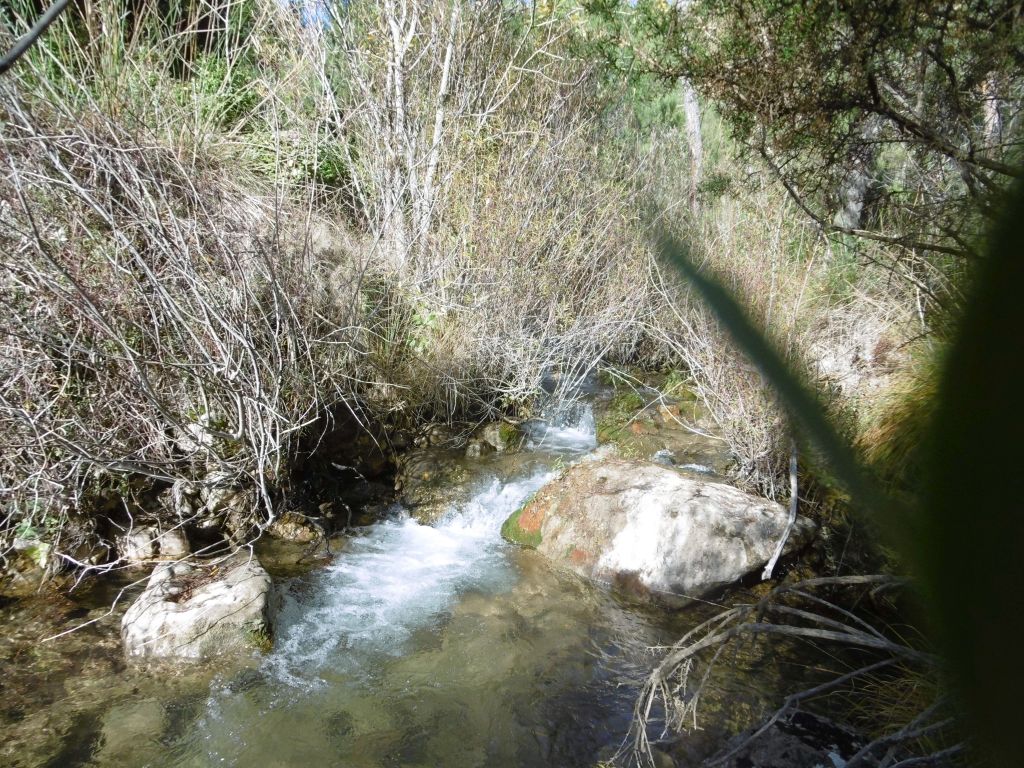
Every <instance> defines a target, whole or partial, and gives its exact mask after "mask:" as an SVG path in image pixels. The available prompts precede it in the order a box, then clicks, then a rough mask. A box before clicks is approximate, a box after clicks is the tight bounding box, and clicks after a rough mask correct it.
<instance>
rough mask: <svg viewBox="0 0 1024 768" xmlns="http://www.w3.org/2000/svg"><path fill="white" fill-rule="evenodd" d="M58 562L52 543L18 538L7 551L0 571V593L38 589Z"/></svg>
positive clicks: (15, 593) (19, 593) (18, 593)
mask: <svg viewBox="0 0 1024 768" xmlns="http://www.w3.org/2000/svg"><path fill="white" fill-rule="evenodd" d="M55 566H56V562H55V561H54V556H53V552H52V549H51V547H50V545H49V544H48V543H47V542H45V541H41V540H39V539H35V538H18V539H15V540H14V546H13V547H12V548H11V550H10V551H9V552H8V553H7V563H6V565H5V568H4V569H3V571H2V572H0V594H5V595H28V594H31V593H33V592H36V591H38V590H39V589H40V588H41V587H42V585H43V584H44V583H45V582H46V579H47V576H48V575H49V574H50V573H51V572H52V571H53V570H54V568H55Z"/></svg>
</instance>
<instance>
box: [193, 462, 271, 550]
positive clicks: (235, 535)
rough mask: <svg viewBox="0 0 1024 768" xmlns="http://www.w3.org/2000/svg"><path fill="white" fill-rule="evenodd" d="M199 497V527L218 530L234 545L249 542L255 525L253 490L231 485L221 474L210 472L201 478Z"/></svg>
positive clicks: (228, 479) (233, 483)
mask: <svg viewBox="0 0 1024 768" xmlns="http://www.w3.org/2000/svg"><path fill="white" fill-rule="evenodd" d="M199 500H200V502H201V504H202V506H201V507H200V509H199V512H198V515H199V518H200V522H199V527H200V528H204V529H210V528H214V529H218V530H219V531H220V532H221V533H222V534H223V535H224V538H226V539H227V540H228V541H230V542H232V543H233V544H236V545H241V544H244V543H246V542H247V541H249V539H250V538H251V537H252V535H253V533H254V531H255V528H256V525H255V522H256V517H257V515H256V506H257V498H256V492H255V490H254V489H252V488H243V487H241V486H239V485H237V484H235V482H234V481H233V479H232V478H231V477H229V476H228V475H226V474H225V473H220V472H211V473H210V474H208V475H207V476H206V477H205V478H204V480H203V484H202V487H201V490H200V492H199Z"/></svg>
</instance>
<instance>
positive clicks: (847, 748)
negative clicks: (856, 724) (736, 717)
mask: <svg viewBox="0 0 1024 768" xmlns="http://www.w3.org/2000/svg"><path fill="white" fill-rule="evenodd" d="M757 730H758V728H752V729H750V730H749V731H746V732H744V733H741V734H739V735H738V736H735V737H734V738H732V739H731V740H730V741H729V742H728V743H727V744H726V746H725V748H724V749H723V750H722V752H721V756H722V757H725V756H726V755H729V753H731V752H733V751H736V750H737V747H739V750H738V751H736V753H735V754H733V755H731V756H730V757H728V759H726V760H725V762H722V763H721V765H722V766H724V768H816V767H817V766H822V767H823V768H842V766H844V765H845V764H846V761H847V760H849V759H850V758H851V757H853V756H854V755H855V754H856V753H857V751H858V750H859V749H860V748H861V747H862V746H864V744H865V743H866V742H865V741H864V739H863V738H862V737H861V736H860V735H858V734H857V733H855V732H854V731H851V730H850V729H849V728H846V727H844V726H841V725H838V724H836V723H834V722H832V721H831V720H827V719H826V718H824V717H818V716H817V715H812V714H811V713H809V712H793V713H791V714H789V715H786V716H784V717H782V718H780V719H779V720H778V721H777V722H775V723H773V724H772V725H771V727H769V728H768V730H767V731H765V732H764V733H763V734H761V735H760V736H758V737H756V738H754V739H751V738H750V737H751V736H752V735H753V734H754V733H755V732H756V731H757ZM711 762H714V763H716V764H718V760H717V759H716V760H712V761H711ZM876 764H877V763H876V762H875V761H874V760H869V761H867V762H866V763H865V766H873V765H876Z"/></svg>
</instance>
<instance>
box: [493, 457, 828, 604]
mask: <svg viewBox="0 0 1024 768" xmlns="http://www.w3.org/2000/svg"><path fill="white" fill-rule="evenodd" d="M786 521H787V513H786V510H785V509H783V508H782V506H780V505H779V504H776V503H775V502H772V501H769V500H768V499H763V498H759V497H757V496H752V495H750V494H747V493H744V492H743V491H740V490H738V489H736V488H733V487H732V486H729V485H725V484H723V483H717V482H711V481H709V480H705V479H703V478H701V477H699V476H691V475H684V474H682V473H679V472H675V471H673V470H672V469H668V468H666V467H663V466H659V465H657V464H653V463H649V462H643V461H630V460H623V459H601V460H597V461H590V462H582V463H580V464H577V465H575V466H573V467H571V468H570V469H569V470H568V471H566V472H565V473H564V474H563V475H562V476H561V477H560V478H558V479H557V480H555V481H553V482H551V483H549V484H548V485H546V486H545V487H544V488H542V489H541V490H540V491H538V493H537V494H535V496H534V497H533V498H532V499H530V500H529V501H528V502H527V503H526V504H525V505H524V506H523V508H521V509H520V510H518V511H517V512H516V513H514V514H513V515H512V516H511V517H509V518H508V520H506V521H505V524H504V525H503V526H502V535H503V536H504V537H505V538H506V539H508V540H510V541H513V542H515V543H518V544H522V545H525V546H529V547H533V548H535V549H536V550H537V551H538V552H540V553H541V554H543V555H545V556H546V557H548V558H549V559H550V560H553V561H555V562H556V563H559V564H561V565H563V566H565V567H568V568H570V569H571V570H573V571H575V572H577V573H579V574H581V575H583V576H586V577H588V578H592V579H594V580H597V581H601V582H605V583H611V584H613V585H614V586H616V587H617V588H620V589H622V590H624V591H627V592H629V593H631V594H634V595H636V596H639V597H645V598H653V599H655V600H656V601H658V602H663V603H667V604H669V605H680V604H683V603H685V602H687V601H688V600H689V599H690V598H694V597H699V596H700V595H702V594H705V593H707V592H709V591H712V590H714V589H717V588H719V587H722V586H725V585H727V584H731V583H733V582H735V581H737V580H738V579H740V578H742V577H743V576H744V575H746V574H748V573H750V572H752V571H755V570H757V569H759V568H761V567H762V566H764V564H765V563H766V562H767V561H768V558H769V557H771V555H772V552H773V550H774V548H775V546H776V544H777V542H778V541H779V538H780V537H781V536H782V533H783V530H784V529H785V526H786ZM812 530H813V525H812V523H811V522H810V521H809V520H807V519H805V518H798V521H797V525H796V526H795V528H794V530H793V532H792V534H791V536H790V538H789V548H790V549H792V548H793V547H795V546H797V545H799V544H801V543H803V542H804V541H806V540H807V538H808V537H809V535H810V533H811V531H812Z"/></svg>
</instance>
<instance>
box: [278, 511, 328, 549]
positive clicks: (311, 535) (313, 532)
mask: <svg viewBox="0 0 1024 768" xmlns="http://www.w3.org/2000/svg"><path fill="white" fill-rule="evenodd" d="M267 533H269V534H270V535H271V536H273V537H275V538H278V539H284V540H285V541H294V542H298V543H300V544H308V543H309V542H311V541H316V540H317V539H319V538H320V537H321V536H323V530H322V529H321V528H320V526H318V525H317V524H316V523H314V522H313V521H312V520H310V519H309V518H308V517H306V516H305V515H300V514H299V513H298V512H285V513H284V514H283V515H281V516H280V517H279V518H278V519H277V520H275V521H274V522H273V524H272V525H271V526H270V527H269V528H268V529H267Z"/></svg>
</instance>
